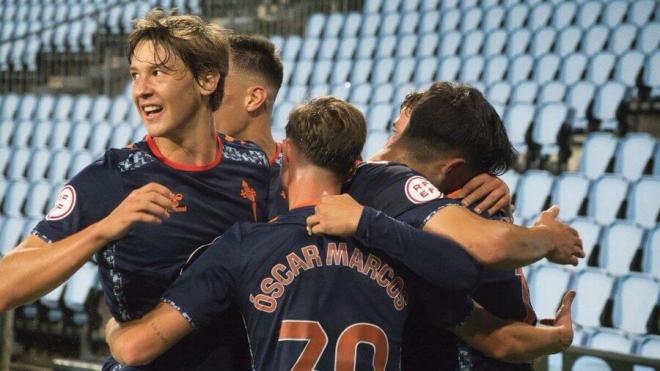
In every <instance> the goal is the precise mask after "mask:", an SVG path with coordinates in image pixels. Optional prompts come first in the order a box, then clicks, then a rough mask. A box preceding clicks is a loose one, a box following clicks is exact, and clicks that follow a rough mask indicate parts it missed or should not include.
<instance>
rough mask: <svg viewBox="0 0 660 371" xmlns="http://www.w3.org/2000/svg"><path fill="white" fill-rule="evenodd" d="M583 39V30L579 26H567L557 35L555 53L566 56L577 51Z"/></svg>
mask: <svg viewBox="0 0 660 371" xmlns="http://www.w3.org/2000/svg"><path fill="white" fill-rule="evenodd" d="M581 39H582V30H581V29H580V28H579V27H577V26H570V27H566V28H564V29H562V30H561V32H560V33H559V35H558V36H557V44H556V45H555V53H557V54H559V55H560V56H562V57H565V56H567V55H569V54H571V53H574V52H575V51H577V48H578V45H580V40H581Z"/></svg>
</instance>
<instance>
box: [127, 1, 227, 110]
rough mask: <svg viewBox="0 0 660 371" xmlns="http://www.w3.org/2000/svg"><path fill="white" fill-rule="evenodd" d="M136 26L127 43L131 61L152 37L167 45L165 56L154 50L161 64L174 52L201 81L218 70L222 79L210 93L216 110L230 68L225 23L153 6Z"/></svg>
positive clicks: (212, 106)
mask: <svg viewBox="0 0 660 371" xmlns="http://www.w3.org/2000/svg"><path fill="white" fill-rule="evenodd" d="M134 26H135V27H134V29H133V31H132V32H131V33H130V34H129V35H128V43H127V45H126V52H127V53H126V54H127V56H128V62H129V63H130V62H131V59H132V58H133V53H134V51H135V48H136V47H137V46H138V44H139V43H140V42H142V41H144V40H148V41H151V42H153V43H154V45H156V46H160V47H162V48H163V49H164V51H165V55H164V56H160V55H158V53H157V52H154V53H156V58H158V59H160V61H159V62H160V63H161V64H163V65H164V64H167V62H168V60H169V58H170V57H171V56H172V54H174V55H175V56H176V57H178V58H181V61H183V64H184V65H185V66H186V67H187V68H188V69H189V70H190V72H191V73H192V75H193V78H195V80H197V83H200V82H201V81H202V80H203V79H205V78H206V75H207V74H209V73H213V72H217V73H218V74H220V80H219V81H218V86H217V88H216V90H215V91H214V92H213V94H211V96H210V97H209V106H210V108H211V110H213V111H215V110H217V109H218V108H219V107H220V103H221V102H222V96H223V95H224V87H225V77H226V76H227V70H228V69H229V47H228V42H227V33H226V31H225V30H224V29H223V28H222V27H220V26H218V25H216V24H212V23H208V22H206V21H204V20H203V19H202V18H200V17H198V16H193V15H173V13H170V14H165V13H164V12H163V11H162V10H160V9H152V10H150V11H149V12H148V13H147V14H146V15H145V16H144V18H142V19H137V20H135V21H134Z"/></svg>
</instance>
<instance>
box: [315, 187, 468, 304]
mask: <svg viewBox="0 0 660 371" xmlns="http://www.w3.org/2000/svg"><path fill="white" fill-rule="evenodd" d="M338 204H342V206H341V207H335V206H336V205H338ZM328 206H332V207H328ZM326 210H327V211H328V212H327V213H326ZM337 210H342V211H345V212H344V213H342V215H338V214H335V213H334V211H337ZM335 222H338V223H335ZM307 223H308V228H309V231H310V233H315V234H332V235H351V234H353V235H354V237H355V238H357V239H358V240H360V242H361V243H362V244H364V245H365V246H367V247H370V248H373V249H378V250H381V251H383V252H385V253H386V254H387V255H389V256H390V257H392V258H394V259H396V260H398V261H399V262H401V263H402V264H404V265H406V266H407V267H408V268H410V269H411V270H412V271H413V272H415V273H416V274H417V275H419V276H420V277H422V278H424V279H425V280H427V281H428V282H429V283H431V284H433V285H434V286H437V287H441V288H443V289H448V290H453V291H460V292H467V291H471V290H472V289H473V288H474V287H475V286H476V284H477V282H478V280H479V275H480V272H481V268H480V266H479V264H477V262H476V261H475V260H474V259H473V258H472V257H471V256H470V255H469V254H468V253H467V252H466V251H465V250H464V249H463V248H462V247H461V246H460V245H459V244H457V243H456V242H454V241H452V240H450V239H447V238H444V237H442V236H437V235H433V234H430V233H426V232H423V231H421V230H419V229H417V228H414V227H412V226H410V225H408V224H406V223H404V222H401V221H399V220H396V219H394V218H391V217H389V216H387V215H385V214H384V213H383V212H380V211H376V210H374V209H372V208H370V207H363V206H361V205H360V204H358V203H357V202H356V201H355V200H353V198H352V197H351V196H349V195H347V194H343V195H339V196H327V197H324V198H323V201H322V202H321V204H320V205H318V206H317V209H316V213H315V214H314V215H311V216H309V217H308V218H307ZM353 225H357V228H353V227H352V226H353ZM344 226H346V227H347V228H346V229H343V230H342V229H337V228H335V227H340V228H341V227H344ZM457 277H460V279H456V278H457Z"/></svg>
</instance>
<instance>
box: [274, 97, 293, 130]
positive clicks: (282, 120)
mask: <svg viewBox="0 0 660 371" xmlns="http://www.w3.org/2000/svg"><path fill="white" fill-rule="evenodd" d="M293 107H294V105H293V103H290V102H282V103H280V104H279V105H278V106H277V107H275V109H274V113H273V127H274V128H278V129H284V127H285V126H286V123H287V121H288V120H289V112H290V111H291V110H292V109H293Z"/></svg>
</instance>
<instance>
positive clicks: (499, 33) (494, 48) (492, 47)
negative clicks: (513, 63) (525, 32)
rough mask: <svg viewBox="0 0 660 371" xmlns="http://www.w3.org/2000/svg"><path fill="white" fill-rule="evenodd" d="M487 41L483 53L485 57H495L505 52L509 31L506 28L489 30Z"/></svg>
mask: <svg viewBox="0 0 660 371" xmlns="http://www.w3.org/2000/svg"><path fill="white" fill-rule="evenodd" d="M487 32H488V33H487V34H486V41H485V42H484V44H483V51H482V54H483V55H484V56H485V57H494V56H496V55H500V54H503V53H504V52H505V50H504V48H505V46H506V42H507V41H506V40H507V33H506V31H504V30H493V31H487Z"/></svg>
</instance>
